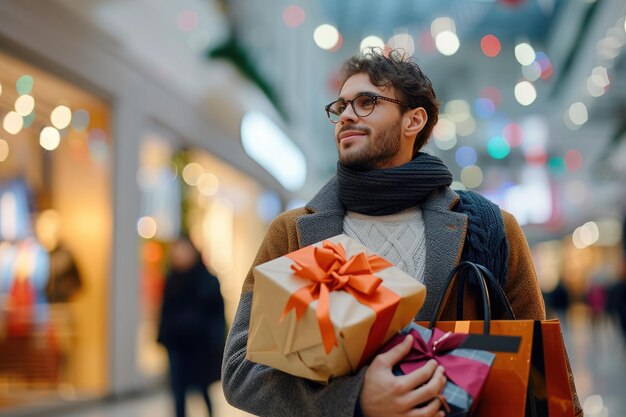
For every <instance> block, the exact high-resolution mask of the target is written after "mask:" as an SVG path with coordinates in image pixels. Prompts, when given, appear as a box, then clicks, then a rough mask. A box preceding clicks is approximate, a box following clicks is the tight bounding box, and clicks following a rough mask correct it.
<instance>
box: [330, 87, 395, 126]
mask: <svg viewBox="0 0 626 417" xmlns="http://www.w3.org/2000/svg"><path fill="white" fill-rule="evenodd" d="M378 99H381V100H386V101H390V102H392V103H397V104H400V105H402V106H406V104H404V103H403V102H401V101H400V100H396V99H395V98H389V97H384V96H379V95H377V94H373V93H361V94H359V95H358V96H356V97H355V98H353V99H352V100H344V99H339V100H336V101H333V102H332V103H330V104H328V105H327V106H326V107H324V110H326V115H327V116H328V118H329V119H330V121H331V122H332V123H338V122H339V117H340V116H341V114H342V113H343V112H344V111H345V110H346V108H347V107H348V104H350V105H351V106H352V110H353V111H354V114H356V115H357V116H359V117H367V116H369V115H370V114H372V112H373V111H374V108H375V107H376V100H378Z"/></svg>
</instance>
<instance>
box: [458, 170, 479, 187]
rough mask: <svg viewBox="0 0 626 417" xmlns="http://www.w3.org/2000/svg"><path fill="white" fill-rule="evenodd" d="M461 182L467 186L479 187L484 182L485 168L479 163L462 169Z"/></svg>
mask: <svg viewBox="0 0 626 417" xmlns="http://www.w3.org/2000/svg"><path fill="white" fill-rule="evenodd" d="M461 182H462V183H463V185H464V186H466V187H467V188H478V187H479V186H480V185H481V184H482V183H483V170H482V169H480V167H479V166H477V165H470V166H468V167H465V168H463V169H462V170H461Z"/></svg>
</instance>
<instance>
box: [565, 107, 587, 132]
mask: <svg viewBox="0 0 626 417" xmlns="http://www.w3.org/2000/svg"><path fill="white" fill-rule="evenodd" d="M567 112H568V116H569V119H570V120H571V121H572V123H574V124H575V125H577V126H582V125H584V124H585V123H587V120H588V119H589V113H588V112H587V106H585V104H584V103H582V102H580V101H578V102H576V103H573V104H572V105H571V106H569V109H568V110H567Z"/></svg>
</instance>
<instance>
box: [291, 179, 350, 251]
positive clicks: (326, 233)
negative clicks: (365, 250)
mask: <svg viewBox="0 0 626 417" xmlns="http://www.w3.org/2000/svg"><path fill="white" fill-rule="evenodd" d="M305 209H307V210H308V211H309V212H311V214H306V215H302V216H300V217H298V218H297V219H296V226H297V229H298V239H299V242H300V247H304V246H308V245H312V244H314V243H317V242H320V241H322V240H324V239H328V238H330V237H333V236H336V235H340V234H341V233H343V218H344V216H345V214H346V211H345V209H344V208H343V204H341V200H339V186H338V184H337V177H333V178H331V179H330V181H328V182H327V183H326V185H324V187H322V189H321V190H320V191H319V192H318V193H317V194H316V195H315V197H313V198H312V199H311V201H309V203H308V204H307V205H306V207H305Z"/></svg>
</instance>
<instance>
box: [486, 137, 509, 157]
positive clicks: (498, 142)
mask: <svg viewBox="0 0 626 417" xmlns="http://www.w3.org/2000/svg"><path fill="white" fill-rule="evenodd" d="M487 153H488V154H489V156H490V157H492V158H493V159H504V158H506V157H507V156H508V155H509V154H510V153H511V147H510V146H509V144H508V143H507V142H506V140H504V138H503V137H502V136H494V137H492V138H489V141H488V142H487Z"/></svg>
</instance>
